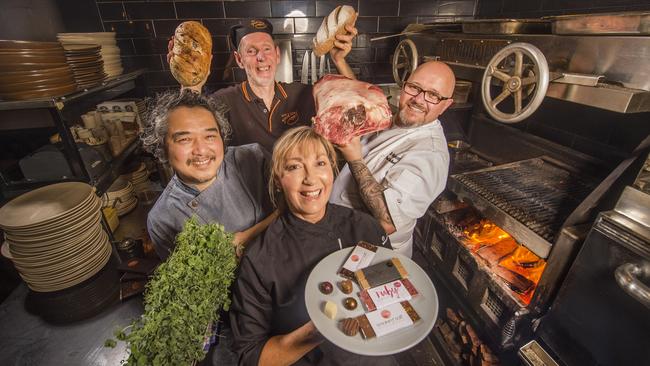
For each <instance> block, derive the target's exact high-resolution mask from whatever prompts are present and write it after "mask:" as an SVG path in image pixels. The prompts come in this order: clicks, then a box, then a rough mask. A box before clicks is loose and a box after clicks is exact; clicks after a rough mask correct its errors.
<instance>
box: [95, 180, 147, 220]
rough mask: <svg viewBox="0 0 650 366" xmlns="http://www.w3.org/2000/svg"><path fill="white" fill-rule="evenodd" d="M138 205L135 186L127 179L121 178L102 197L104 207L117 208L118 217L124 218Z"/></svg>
mask: <svg viewBox="0 0 650 366" xmlns="http://www.w3.org/2000/svg"><path fill="white" fill-rule="evenodd" d="M137 205H138V198H137V196H136V194H135V191H134V190H133V185H132V184H131V182H129V181H128V180H127V179H124V178H122V177H119V178H117V179H116V180H115V182H113V184H112V185H111V186H110V187H109V188H108V191H107V192H106V193H104V195H103V196H102V206H103V207H115V210H116V211H117V216H124V215H126V214H128V213H129V212H131V211H132V210H133V209H134V208H135V206H137Z"/></svg>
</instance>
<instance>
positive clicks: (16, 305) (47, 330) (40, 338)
mask: <svg viewBox="0 0 650 366" xmlns="http://www.w3.org/2000/svg"><path fill="white" fill-rule="evenodd" d="M27 292H28V291H27V286H26V285H25V284H24V283H22V284H20V285H19V286H18V287H17V288H16V289H15V290H14V292H12V293H11V295H9V297H8V298H7V299H6V300H5V301H4V302H3V303H2V304H1V305H0V324H2V326H1V327H0V349H1V350H2V352H0V365H16V366H18V365H21V366H31V365H34V366H36V365H38V366H48V365H52V366H61V365H85V366H103V365H119V364H120V361H121V360H122V359H124V358H125V357H126V344H125V343H124V342H117V346H116V347H115V348H107V347H104V341H105V340H106V339H109V338H113V331H114V330H115V329H118V328H124V327H125V326H127V325H128V324H130V322H131V320H132V319H135V318H136V317H138V316H140V314H141V313H142V311H143V308H142V304H141V297H134V298H132V299H129V300H127V301H126V302H124V303H121V304H118V305H114V306H112V307H110V308H108V309H106V310H104V311H103V312H102V313H101V314H99V315H97V316H95V317H93V318H90V319H87V320H84V321H80V322H77V323H73V324H68V325H52V324H48V323H46V322H44V321H43V320H42V319H41V318H39V317H38V316H35V315H32V314H30V313H28V312H27V311H26V310H25V306H24V303H25V297H26V296H27Z"/></svg>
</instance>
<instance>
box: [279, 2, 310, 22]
mask: <svg viewBox="0 0 650 366" xmlns="http://www.w3.org/2000/svg"><path fill="white" fill-rule="evenodd" d="M315 15H316V2H315V1H314V0H311V1H271V16H273V17H275V18H281V17H313V16H315Z"/></svg>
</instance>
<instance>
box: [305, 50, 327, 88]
mask: <svg viewBox="0 0 650 366" xmlns="http://www.w3.org/2000/svg"><path fill="white" fill-rule="evenodd" d="M325 69H327V73H328V74H330V73H331V72H332V71H331V67H330V59H329V57H328V56H326V55H323V56H320V57H319V58H317V57H316V54H315V53H314V52H312V51H309V50H307V51H305V54H304V56H303V58H302V68H301V70H300V82H301V83H303V84H315V83H316V82H317V81H318V80H319V79H320V78H321V77H323V76H324V75H325Z"/></svg>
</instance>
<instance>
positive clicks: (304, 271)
mask: <svg viewBox="0 0 650 366" xmlns="http://www.w3.org/2000/svg"><path fill="white" fill-rule="evenodd" d="M335 158H336V153H335V151H334V148H333V147H332V144H331V143H330V142H328V141H327V140H326V139H325V138H324V137H322V136H320V135H319V134H317V133H316V132H315V131H314V130H313V129H311V128H309V127H298V128H294V129H291V130H289V131H287V132H286V133H285V134H284V135H282V137H280V139H278V141H277V142H276V144H275V148H274V150H273V158H272V159H273V161H272V169H271V176H272V178H271V181H270V182H269V191H270V194H271V196H272V197H273V199H274V203H275V205H276V207H278V208H279V209H280V211H281V213H280V216H279V217H278V218H277V219H276V220H275V221H274V222H273V223H271V225H270V226H269V227H268V229H267V230H266V232H265V233H264V234H262V235H261V236H260V237H259V238H258V239H257V240H256V241H255V242H253V243H252V244H250V245H249V246H248V248H247V251H246V253H245V254H244V257H243V258H242V260H241V263H240V267H239V268H240V269H239V277H238V280H237V282H236V284H235V286H234V287H233V304H232V307H231V311H230V316H231V321H230V324H231V326H232V327H233V335H234V349H235V350H236V351H237V353H239V362H240V364H243V365H289V364H294V363H295V364H296V365H313V364H339V365H355V366H362V365H372V366H383V365H394V364H395V363H394V359H393V358H392V357H380V358H378V357H366V356H359V355H356V354H353V353H350V352H347V351H345V350H343V349H340V348H338V347H337V346H335V345H333V344H332V343H329V342H323V339H322V337H321V336H320V335H319V333H318V331H317V330H316V328H315V327H314V324H313V323H312V322H311V321H310V319H309V315H308V313H307V309H306V307H305V302H304V299H305V296H304V294H305V283H306V281H307V277H308V275H309V273H310V271H311V270H312V268H314V266H315V265H316V264H317V263H318V262H319V261H320V260H321V259H323V258H325V257H326V256H327V255H329V254H330V253H332V252H334V251H337V250H339V249H341V248H343V247H351V246H354V245H355V244H356V243H358V242H359V241H361V240H363V241H367V242H369V243H373V244H376V245H384V246H386V247H387V248H390V243H389V241H388V237H387V236H386V233H385V232H384V231H383V229H382V228H381V226H380V225H379V223H378V222H377V220H375V219H374V218H372V216H370V215H368V214H365V213H362V212H359V211H354V210H352V209H349V208H346V207H342V206H338V205H334V204H331V203H328V200H329V198H330V193H331V191H332V181H333V180H334V177H335V176H336V174H337V171H336V165H335V160H334V159H335Z"/></svg>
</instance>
